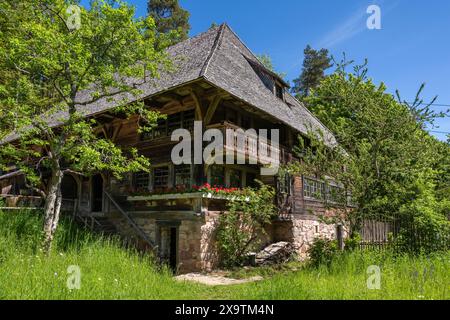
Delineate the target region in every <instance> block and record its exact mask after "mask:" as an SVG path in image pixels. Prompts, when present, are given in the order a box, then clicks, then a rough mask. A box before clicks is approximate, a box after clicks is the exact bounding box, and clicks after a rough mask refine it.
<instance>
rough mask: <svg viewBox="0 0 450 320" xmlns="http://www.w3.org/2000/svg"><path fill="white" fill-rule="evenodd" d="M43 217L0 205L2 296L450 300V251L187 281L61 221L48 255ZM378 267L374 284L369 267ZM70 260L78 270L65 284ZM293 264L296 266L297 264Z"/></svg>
mask: <svg viewBox="0 0 450 320" xmlns="http://www.w3.org/2000/svg"><path fill="white" fill-rule="evenodd" d="M41 225H42V217H41V216H40V215H39V214H37V213H36V212H35V211H34V212H12V211H11V212H0V299H58V300H59V299H186V300H199V299H251V300H253V299H263V300H264V299H275V300H279V299H280V300H281V299H299V300H305V299H417V300H422V299H446V300H447V299H450V254H449V253H442V254H436V255H433V256H420V257H408V256H402V257H394V256H393V255H392V254H390V253H388V252H375V251H373V252H364V253H362V252H353V253H348V254H344V255H342V256H340V257H338V258H337V259H335V260H334V261H333V263H332V264H331V265H330V266H322V267H320V268H312V267H308V266H306V265H303V266H299V265H298V264H297V267H296V269H293V268H289V267H286V268H279V269H276V268H255V269H246V270H243V269H240V270H235V271H233V272H232V273H231V274H232V275H233V276H236V277H245V276H251V275H255V274H260V275H263V277H264V278H265V280H263V281H260V282H253V283H247V284H242V285H234V286H216V287H211V286H205V285H201V284H195V283H182V282H177V281H175V280H174V279H173V277H172V274H171V273H170V272H169V271H168V270H166V269H164V268H161V267H159V266H157V265H156V264H155V263H154V262H153V260H152V258H151V257H146V256H142V255H140V254H138V253H137V252H133V251H131V250H126V249H124V248H122V246H121V245H120V242H119V241H118V240H114V239H105V238H102V237H100V236H98V235H92V234H90V233H88V232H86V231H84V230H81V229H79V228H77V227H75V226H73V225H71V224H70V223H69V222H68V221H62V222H61V224H60V227H59V230H58V233H57V237H56V240H55V243H54V248H53V251H52V253H51V254H50V255H49V256H44V255H43V254H42V252H41V251H40V249H39V243H40V239H41ZM371 265H377V266H379V267H380V270H381V286H380V289H379V290H378V289H373V290H369V289H368V288H367V280H368V278H369V276H370V275H371V274H368V273H367V268H368V267H369V266H371ZM69 266H78V267H79V268H80V271H81V282H80V285H81V286H80V289H72V290H71V289H68V287H67V280H68V278H70V276H71V273H68V267H69ZM294 270H296V271H294Z"/></svg>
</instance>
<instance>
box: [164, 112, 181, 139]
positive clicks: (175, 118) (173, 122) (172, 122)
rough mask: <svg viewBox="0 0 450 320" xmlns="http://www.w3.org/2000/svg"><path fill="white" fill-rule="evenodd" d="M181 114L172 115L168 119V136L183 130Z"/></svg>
mask: <svg viewBox="0 0 450 320" xmlns="http://www.w3.org/2000/svg"><path fill="white" fill-rule="evenodd" d="M181 117H182V114H181V113H175V114H171V115H170V116H168V117H167V135H169V136H170V135H171V134H172V132H173V131H175V130H176V129H179V128H181Z"/></svg>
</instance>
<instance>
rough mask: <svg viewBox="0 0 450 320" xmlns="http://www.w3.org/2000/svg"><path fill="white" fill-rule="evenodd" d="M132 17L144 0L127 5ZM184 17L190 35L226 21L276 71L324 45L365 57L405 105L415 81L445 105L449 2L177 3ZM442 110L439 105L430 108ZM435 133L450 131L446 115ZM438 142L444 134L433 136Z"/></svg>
mask: <svg viewBox="0 0 450 320" xmlns="http://www.w3.org/2000/svg"><path fill="white" fill-rule="evenodd" d="M128 2H129V3H131V4H133V5H135V6H136V9H137V14H138V15H145V14H146V0H128ZM180 4H181V5H182V7H184V8H186V9H187V10H189V12H190V13H191V19H190V23H191V26H192V30H191V35H195V34H197V33H200V32H203V31H205V30H207V29H208V28H209V27H210V25H211V23H212V22H216V23H222V22H227V23H228V24H229V25H230V26H231V28H232V29H233V30H234V31H235V32H236V33H237V34H238V35H239V36H240V37H241V39H242V40H243V41H244V42H245V43H246V44H247V45H248V46H249V48H250V49H252V50H253V51H254V52H255V53H258V54H259V53H265V54H269V55H270V56H271V57H272V60H273V62H274V65H275V68H276V69H277V71H280V72H285V73H287V79H288V80H292V79H294V78H296V77H297V76H298V75H299V74H300V70H301V65H302V59H303V49H304V48H305V46H306V45H307V44H310V45H312V46H313V47H314V48H320V47H325V48H327V49H329V50H330V52H331V53H332V54H333V55H334V56H336V57H337V58H340V57H341V56H342V52H345V53H346V55H347V57H348V59H352V60H355V61H358V62H363V61H364V58H368V60H369V76H370V77H371V78H373V80H374V81H375V82H376V83H379V82H381V81H383V82H384V83H385V84H386V85H387V87H388V91H389V92H392V93H394V92H395V89H399V90H400V93H401V95H402V98H404V99H407V100H412V99H413V98H414V96H415V94H416V92H417V89H418V88H419V86H420V84H421V83H422V82H425V83H426V87H425V90H424V93H423V97H424V100H425V101H429V100H431V99H432V97H434V96H435V95H438V96H439V98H438V100H437V101H436V103H438V104H447V105H450V1H448V0H427V1H425V0H384V1H381V0H379V1H364V0H345V1H331V0H314V1H311V0H309V1H306V0H278V1H274V0H180ZM372 4H376V5H379V7H380V8H381V27H382V29H381V30H369V29H368V28H367V27H366V20H367V18H368V17H369V14H367V13H366V10H367V7H368V6H369V5H372ZM434 108H435V109H436V110H446V109H447V108H445V107H439V106H435V107H434ZM437 124H438V125H439V128H434V129H432V130H435V131H443V132H450V118H445V119H440V120H439V121H438V122H437ZM435 135H436V136H437V137H439V138H440V139H445V134H437V133H435Z"/></svg>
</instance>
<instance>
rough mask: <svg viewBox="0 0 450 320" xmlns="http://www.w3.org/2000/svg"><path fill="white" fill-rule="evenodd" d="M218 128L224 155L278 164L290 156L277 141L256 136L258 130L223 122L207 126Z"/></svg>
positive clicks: (248, 160)
mask: <svg viewBox="0 0 450 320" xmlns="http://www.w3.org/2000/svg"><path fill="white" fill-rule="evenodd" d="M207 129H218V130H220V131H221V132H222V134H223V137H224V153H225V155H230V156H235V157H237V158H238V159H245V160H246V161H247V163H251V164H262V165H268V164H279V163H283V162H285V161H288V158H289V157H291V156H290V155H291V154H290V153H289V152H288V151H287V149H286V148H284V147H283V146H281V145H280V144H279V143H273V142H272V141H271V140H270V139H266V138H263V137H261V136H258V130H256V129H255V130H247V131H246V130H244V129H243V128H241V127H239V126H237V125H235V124H232V123H229V122H223V123H220V124H214V125H210V126H208V127H207Z"/></svg>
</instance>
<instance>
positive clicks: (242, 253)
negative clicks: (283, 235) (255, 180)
mask: <svg viewBox="0 0 450 320" xmlns="http://www.w3.org/2000/svg"><path fill="white" fill-rule="evenodd" d="M274 199H275V190H274V189H273V188H272V187H270V186H267V185H264V184H262V183H260V187H259V189H254V188H246V189H244V190H243V191H240V198H239V199H235V200H230V201H229V202H228V211H227V212H225V213H223V214H221V215H220V217H219V223H218V228H217V237H216V240H217V245H218V249H219V254H220V260H221V263H222V265H223V266H224V267H227V268H229V267H234V266H238V265H241V264H243V262H244V261H245V260H246V257H247V254H248V253H249V252H250V251H252V250H255V249H258V247H259V245H260V242H261V239H262V237H264V235H265V233H266V232H265V227H266V226H267V225H269V224H270V222H271V219H272V217H273V216H274V214H275V212H276V207H275V205H274Z"/></svg>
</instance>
